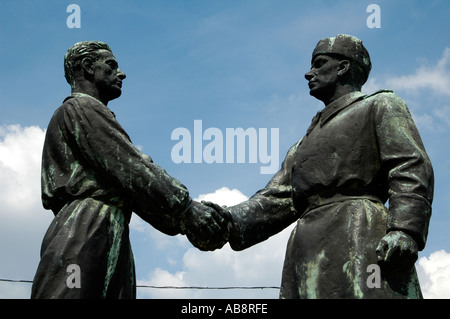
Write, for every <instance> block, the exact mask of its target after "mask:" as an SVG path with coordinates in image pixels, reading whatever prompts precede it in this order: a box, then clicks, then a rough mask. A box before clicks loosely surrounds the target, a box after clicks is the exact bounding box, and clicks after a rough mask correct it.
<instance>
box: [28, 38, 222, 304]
mask: <svg viewBox="0 0 450 319" xmlns="http://www.w3.org/2000/svg"><path fill="white" fill-rule="evenodd" d="M64 70H65V76H66V79H67V81H68V82H69V84H70V85H71V87H72V94H71V95H70V96H69V97H67V98H66V99H65V100H64V102H63V104H62V105H61V106H60V107H59V108H58V109H57V110H56V112H55V113H54V115H53V117H52V119H51V121H50V123H49V125H48V128H47V133H46V138H45V144H44V149H43V156H42V201H43V205H44V207H45V208H46V209H51V210H52V211H53V213H54V215H55V218H54V220H53V221H52V223H51V225H50V226H49V228H48V230H47V232H46V234H45V237H44V240H43V243H42V248H41V260H40V263H39V266H38V269H37V272H36V275H35V277H34V282H33V286H32V293H31V297H32V298H135V297H136V280H135V273H134V261H133V255H132V251H131V247H130V240H129V234H128V231H129V229H128V223H129V221H130V218H131V213H132V212H135V213H136V214H138V215H139V216H140V217H141V218H142V219H144V220H145V221H147V222H148V223H150V224H151V225H153V226H154V227H155V228H157V229H158V230H160V231H162V232H164V233H166V234H168V235H175V234H180V233H181V234H186V235H187V237H188V238H189V240H190V241H191V243H192V244H193V245H194V246H196V247H198V248H199V249H202V250H210V249H215V248H220V247H222V246H223V245H224V243H225V242H226V240H227V236H228V232H227V227H226V225H227V221H226V220H225V219H224V218H223V217H221V216H220V214H218V213H217V212H216V211H214V210H213V209H211V208H209V207H206V206H204V205H202V204H200V203H197V202H194V201H192V200H191V198H190V196H189V193H188V190H187V189H186V187H185V186H184V185H182V184H181V183H180V182H179V181H178V180H176V179H175V178H173V177H171V176H170V175H168V174H167V172H166V171H165V170H164V169H163V168H161V167H160V166H158V165H157V164H155V163H154V162H153V161H152V159H151V157H150V156H147V155H145V154H143V153H142V152H140V151H139V150H138V149H137V148H136V147H135V146H134V145H133V144H132V142H131V141H130V138H129V136H128V135H127V133H126V132H125V130H124V129H123V128H122V127H121V125H120V124H119V123H118V122H117V120H116V118H115V115H114V113H113V112H112V111H111V110H110V109H109V108H108V107H107V104H108V102H109V101H111V100H113V99H116V98H118V97H119V96H120V95H121V89H122V82H123V80H124V79H125V77H126V76H125V74H124V73H123V72H122V70H120V69H119V67H118V63H117V60H116V59H115V57H114V55H113V54H112V52H111V49H110V47H109V46H108V45H107V44H106V43H103V42H97V41H87V42H79V43H76V44H75V45H73V46H72V47H71V48H69V50H68V51H67V53H66V55H65V58H64ZM73 266H76V268H73ZM71 269H76V270H77V271H79V274H78V275H79V276H78V277H76V279H79V281H80V282H79V283H76V285H71V282H70V281H69V280H68V279H69V278H68V276H69V274H70V271H69V270H71ZM68 271H69V273H68Z"/></svg>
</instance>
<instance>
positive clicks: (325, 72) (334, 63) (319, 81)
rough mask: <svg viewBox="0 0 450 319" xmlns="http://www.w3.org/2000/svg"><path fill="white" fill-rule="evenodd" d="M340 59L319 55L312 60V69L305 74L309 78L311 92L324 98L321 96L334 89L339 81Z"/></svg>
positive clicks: (317, 96)
mask: <svg viewBox="0 0 450 319" xmlns="http://www.w3.org/2000/svg"><path fill="white" fill-rule="evenodd" d="M339 62H340V61H339V60H338V59H336V58H334V57H331V56H328V55H318V56H316V57H315V59H314V60H313V61H312V64H311V70H309V72H308V73H306V74H305V78H306V79H307V80H308V86H309V94H311V95H312V96H314V97H315V98H317V99H319V100H322V99H321V97H323V96H327V95H329V94H330V93H331V92H333V91H334V88H335V87H336V85H337V83H338V71H339Z"/></svg>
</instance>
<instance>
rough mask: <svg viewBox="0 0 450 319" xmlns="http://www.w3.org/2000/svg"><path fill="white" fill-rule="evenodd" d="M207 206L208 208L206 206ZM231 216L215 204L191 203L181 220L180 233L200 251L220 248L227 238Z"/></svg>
mask: <svg viewBox="0 0 450 319" xmlns="http://www.w3.org/2000/svg"><path fill="white" fill-rule="evenodd" d="M207 205H208V206H207ZM230 224H231V215H230V213H229V212H228V211H227V210H226V209H223V208H222V207H220V206H219V205H217V204H213V203H210V202H202V203H200V202H197V201H194V200H193V201H192V202H191V204H190V207H189V209H187V211H186V212H185V213H184V214H183V216H182V220H181V233H182V234H184V235H186V237H187V238H188V239H189V241H190V242H191V244H192V245H194V246H195V247H196V248H198V249H200V250H202V251H212V250H216V249H220V248H222V247H223V246H224V245H225V244H226V243H227V242H228V237H229V231H228V229H229V225H230Z"/></svg>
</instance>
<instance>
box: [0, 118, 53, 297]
mask: <svg viewBox="0 0 450 319" xmlns="http://www.w3.org/2000/svg"><path fill="white" fill-rule="evenodd" d="M44 136H45V130H43V129H41V128H39V127H37V126H30V127H21V126H20V125H8V126H0V180H1V183H0V203H1V205H2V207H1V210H0V219H1V220H0V256H1V263H0V277H1V278H6V279H25V280H31V279H33V276H34V272H35V271H36V267H37V263H38V262H39V251H40V246H41V242H42V238H43V237H44V233H45V231H46V230H47V227H48V225H49V223H50V221H51V219H52V218H53V215H52V213H51V212H48V211H45V210H44V209H43V208H42V204H41V200H40V198H41V194H40V168H41V154H42V146H43V143H44ZM12 286H13V287H14V288H12ZM30 288H31V285H29V284H19V283H4V282H0V298H29V293H30Z"/></svg>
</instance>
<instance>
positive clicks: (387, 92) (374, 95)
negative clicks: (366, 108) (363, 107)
mask: <svg viewBox="0 0 450 319" xmlns="http://www.w3.org/2000/svg"><path fill="white" fill-rule="evenodd" d="M392 95H396V94H395V93H394V91H393V90H385V89H383V90H378V91H376V92H375V93H372V94H368V95H366V96H365V97H364V98H365V99H370V98H381V97H389V96H392Z"/></svg>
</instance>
